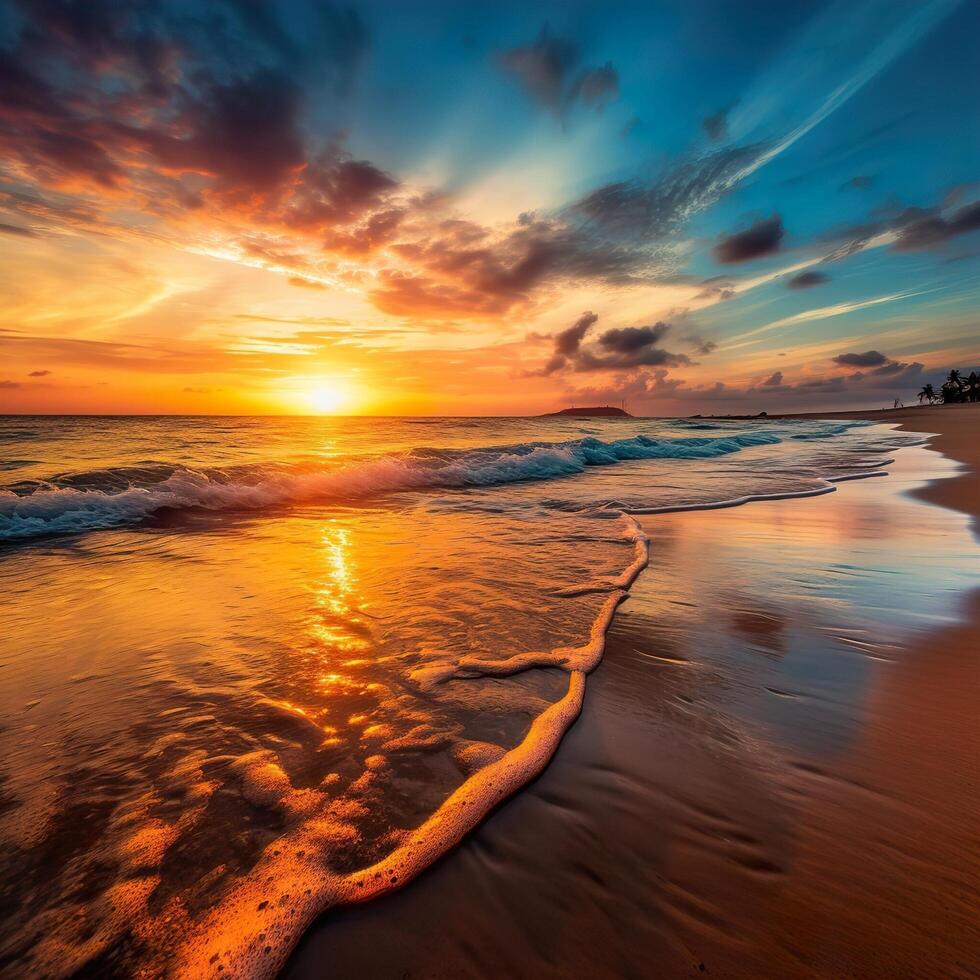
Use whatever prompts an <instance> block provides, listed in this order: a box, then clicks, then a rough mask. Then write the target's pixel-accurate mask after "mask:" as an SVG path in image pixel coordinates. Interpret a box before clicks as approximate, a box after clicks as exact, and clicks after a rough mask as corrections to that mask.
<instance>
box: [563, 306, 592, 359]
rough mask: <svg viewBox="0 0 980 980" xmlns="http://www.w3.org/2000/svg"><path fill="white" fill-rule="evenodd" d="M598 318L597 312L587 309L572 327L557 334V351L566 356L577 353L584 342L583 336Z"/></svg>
mask: <svg viewBox="0 0 980 980" xmlns="http://www.w3.org/2000/svg"><path fill="white" fill-rule="evenodd" d="M598 319H599V317H598V316H597V315H596V314H595V313H592V312H591V311H587V312H585V313H583V314H582V315H581V316H580V317H579V318H578V319H577V320H576V321H575V323H573V324H572V325H571V326H570V327H567V328H566V329H565V330H562V331H560V332H559V333H557V334H555V353H556V354H564V355H565V356H566V357H568V356H570V355H572V354H574V353H576V352H577V351H578V349H579V347H580V346H581V344H582V338H583V337H584V336H585V335H586V333H587V332H588V331H589V328H590V327H591V326H592V325H593V324H594V323H595V322H596V321H597V320H598Z"/></svg>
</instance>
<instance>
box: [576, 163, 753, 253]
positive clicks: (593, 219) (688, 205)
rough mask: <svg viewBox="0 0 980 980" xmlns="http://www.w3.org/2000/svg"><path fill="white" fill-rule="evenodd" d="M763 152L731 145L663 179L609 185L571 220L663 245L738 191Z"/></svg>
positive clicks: (674, 167) (676, 166)
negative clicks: (696, 216)
mask: <svg viewBox="0 0 980 980" xmlns="http://www.w3.org/2000/svg"><path fill="white" fill-rule="evenodd" d="M759 152H760V148H759V147H758V146H756V145H751V146H727V147H723V148H719V149H715V150H710V151H708V152H706V153H701V154H697V155H694V156H686V157H683V158H681V159H680V160H678V161H676V162H675V163H673V164H671V165H670V166H669V167H667V169H666V170H665V171H664V172H663V173H662V174H660V175H659V176H658V177H656V178H653V179H647V180H645V179H634V180H625V181H617V182H615V183H611V184H605V185H603V186H602V187H598V188H596V189H595V190H594V191H591V192H590V193H588V194H586V195H585V196H584V197H582V198H580V199H579V200H578V201H575V202H573V203H572V204H571V205H570V206H569V207H568V208H567V209H566V212H565V213H566V215H567V216H568V217H569V218H570V219H572V220H576V221H581V220H582V219H584V220H585V221H587V222H588V227H589V228H590V229H593V230H594V231H595V232H597V233H598V234H600V235H605V236H608V237H610V238H615V239H618V240H634V241H643V242H645V243H650V242H660V241H664V240H666V239H668V238H669V237H670V236H671V235H673V234H675V233H676V232H678V231H679V230H680V229H681V228H682V227H683V225H684V223H685V222H686V221H687V220H688V219H689V218H691V217H692V216H693V215H694V214H696V213H698V212H699V211H701V210H703V209H704V208H706V207H707V206H708V205H710V204H713V203H714V202H715V201H716V200H717V199H718V198H719V197H721V195H722V194H724V193H725V192H726V191H728V190H730V189H731V188H732V187H734V186H735V185H736V184H737V183H738V181H739V180H740V179H741V177H742V175H743V174H744V172H745V170H746V167H748V166H749V165H750V164H751V163H752V161H754V160H755V159H756V158H757V156H758V154H759Z"/></svg>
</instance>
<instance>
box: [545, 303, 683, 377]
mask: <svg viewBox="0 0 980 980" xmlns="http://www.w3.org/2000/svg"><path fill="white" fill-rule="evenodd" d="M598 319H599V317H598V316H596V314H594V313H591V312H590V313H584V314H583V315H582V316H581V317H579V319H578V320H576V321H575V323H574V324H572V326H570V327H568V328H567V329H565V330H562V331H560V332H559V333H557V334H555V336H554V352H553V353H552V355H551V357H550V358H549V359H548V361H547V362H546V364H545V365H544V367H543V368H542V369H541V370H540V371H538V372H534V373H536V374H541V375H550V374H554V373H555V372H556V371H561V370H564V369H568V370H570V371H572V372H575V373H582V372H591V371H617V370H628V369H630V368H637V367H660V366H670V367H675V366H677V365H681V364H690V363H691V360H690V358H689V357H687V355H685V354H674V353H671V352H670V351H667V350H664V349H663V348H662V347H658V346H657V345H658V344H659V342H660V341H661V340H662V339H663V338H664V337H665V336H666V335H667V334H668V333H669V332H670V329H671V328H670V325H669V324H667V323H663V322H660V323H656V324H653V325H650V326H642V327H613V328H611V329H609V330H606V331H604V332H603V333H601V334H600V335H599V337H598V338H597V339H596V341H595V343H593V344H591V345H585V343H584V341H585V338H586V335H587V334H588V333H589V331H590V330H591V329H592V327H593V326H594V325H595V323H596V321H597V320H598Z"/></svg>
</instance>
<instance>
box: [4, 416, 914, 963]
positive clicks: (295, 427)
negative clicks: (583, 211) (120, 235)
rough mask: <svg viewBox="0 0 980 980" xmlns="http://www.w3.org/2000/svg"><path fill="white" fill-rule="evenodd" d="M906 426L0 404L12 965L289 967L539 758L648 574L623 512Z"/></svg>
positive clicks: (867, 453)
mask: <svg viewBox="0 0 980 980" xmlns="http://www.w3.org/2000/svg"><path fill="white" fill-rule="evenodd" d="M917 441H919V437H916V436H912V435H908V434H905V433H899V432H896V431H894V430H893V429H891V428H889V427H887V426H883V425H869V424H867V423H860V422H830V421H814V420H805V421H791V420H775V419H774V420H768V419H762V420H753V421H735V420H731V421H729V420H707V419H704V420H702V419H687V420H680V419H659V420H658V419H608V420H606V419H568V418H544V419H529V418H522V419H375V418H370V419H369V418H349V419H348V418H162V417H148V418H106V417H23V416H20V417H5V418H2V419H0V480H2V488H0V623H2V624H3V634H2V635H3V643H2V653H0V664H2V666H0V671H2V674H0V676H2V677H3V680H4V683H3V687H2V694H0V891H2V893H3V894H2V901H3V904H4V907H5V909H6V910H7V912H6V914H5V917H4V922H3V924H2V925H0V972H4V973H6V972H8V971H13V972H12V973H11V975H14V973H17V974H18V975H25V974H30V975H52V976H66V975H70V974H72V973H74V972H77V971H79V970H83V969H87V970H89V971H93V975H99V976H112V975H132V974H133V973H135V972H140V971H143V972H144V973H146V974H147V975H156V974H159V973H162V972H164V971H165V970H168V969H174V970H176V971H177V972H184V973H186V974H188V975H208V974H215V975H217V973H218V972H219V970H218V968H219V967H221V971H220V972H225V974H226V975H233V976H238V975H242V974H249V975H258V976H261V975H272V974H274V973H275V971H276V970H277V969H278V968H279V967H280V966H281V964H282V962H283V961H284V958H285V957H286V955H288V952H289V950H290V949H291V947H292V945H293V944H294V943H295V941H296V939H297V938H298V936H299V935H300V934H301V932H302V930H303V929H304V928H305V927H306V926H307V925H308V924H309V923H310V922H311V921H312V920H313V918H315V916H316V915H317V914H318V913H320V912H321V911H323V910H324V909H326V908H329V907H331V906H334V905H337V904H341V903H348V902H353V901H362V900H365V899H367V898H370V897H372V896H375V895H377V894H379V893H381V892H383V891H386V890H389V889H392V888H397V887H399V886H400V885H401V884H404V883H405V882H406V881H407V880H408V879H410V878H411V877H413V876H414V875H416V874H417V873H418V872H419V871H421V870H423V869H424V868H425V867H426V866H428V865H429V864H431V863H432V862H433V861H434V860H436V859H437V858H438V857H439V856H440V855H441V854H443V853H445V851H446V850H448V849H449V848H450V847H452V846H453V845H454V844H455V843H456V842H458V840H459V839H461V837H462V836H463V835H464V834H465V833H466V832H467V831H468V830H470V829H471V828H472V827H473V826H475V825H476V824H477V823H478V822H479V821H480V819H481V818H482V816H483V815H485V814H486V813H487V812H488V811H489V810H490V809H491V808H492V807H493V806H495V805H496V804H497V803H499V802H500V801H501V800H502V799H504V798H505V797H506V796H508V795H510V794H511V793H513V792H516V791H517V790H519V789H520V787H521V786H522V785H523V784H525V783H526V782H527V781H528V780H529V779H531V778H533V777H534V776H535V775H537V773H539V772H540V771H541V770H542V769H543V768H544V766H545V765H546V764H547V762H548V760H549V759H550V758H551V756H552V754H553V753H554V751H555V749H556V748H557V745H558V743H559V741H560V739H561V736H562V734H563V733H564V732H565V731H566V730H567V728H568V727H569V726H570V725H571V724H572V723H574V720H575V718H576V716H577V714H578V711H579V708H580V707H581V704H582V700H583V698H585V697H587V696H588V695H587V690H586V687H587V685H586V679H585V678H586V675H587V673H588V672H589V671H591V670H592V669H593V668H595V667H596V666H597V665H598V664H599V662H600V660H601V657H602V652H603V646H604V639H605V633H606V630H607V629H608V627H609V625H610V623H611V621H612V618H613V616H614V614H615V610H616V608H617V607H618V606H619V604H620V603H621V602H623V601H624V600H626V599H627V598H628V592H629V587H630V585H631V584H632V582H633V581H634V579H635V578H636V576H637V575H639V574H640V573H641V572H642V569H643V568H644V566H645V565H646V562H647V560H648V549H649V542H648V540H647V537H646V535H645V534H644V532H643V530H642V528H641V527H640V524H639V523H638V522H637V521H636V520H635V519H634V515H641V514H651V513H657V512H663V511H675V510H682V509H698V508H709V507H717V506H728V505H734V504H738V503H742V502H745V501H749V500H752V499H760V498H762V499H765V498H774V497H781V496H805V495H810V494H819V493H826V492H830V491H832V490H833V489H834V487H835V483H836V482H839V481H841V480H845V479H851V478H856V477H867V476H873V475H875V474H878V473H881V472H882V470H883V467H885V466H887V465H888V461H889V460H890V458H891V454H892V453H893V452H894V451H895V450H896V449H898V448H899V447H901V446H904V445H910V444H914V443H915V442H917ZM790 517H791V515H790ZM704 561H705V564H706V567H708V566H710V562H711V552H710V549H707V550H706V553H705V555H704Z"/></svg>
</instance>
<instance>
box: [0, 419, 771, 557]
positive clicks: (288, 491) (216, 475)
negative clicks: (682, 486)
mask: <svg viewBox="0 0 980 980" xmlns="http://www.w3.org/2000/svg"><path fill="white" fill-rule="evenodd" d="M781 441H782V440H781V438H780V437H779V436H778V435H776V434H775V433H773V432H766V431H760V432H753V433H740V434H737V435H736V434H732V435H726V436H718V437H714V438H710V437H700V438H699V437H690V438H680V439H653V438H650V437H648V436H642V435H640V436H635V437H633V438H629V439H616V440H610V441H606V442H604V441H602V440H601V439H596V438H586V439H577V440H574V441H569V442H555V443H548V442H531V443H518V444H516V445H511V446H495V447H481V448H476V449H462V450H460V449H430V448H420V449H415V450H412V451H411V452H409V453H404V454H399V455H390V456H381V457H378V458H375V459H370V460H366V461H363V462H357V463H352V464H349V465H346V466H340V467H334V468H330V469H323V468H319V469H314V468H311V467H310V466H309V465H308V464H302V465H293V466H285V465H283V464H266V465H264V466H258V467H256V466H250V467H230V468H228V469H225V470H220V469H209V470H204V469H194V468H190V467H184V466H176V467H172V466H163V467H162V468H161V466H156V467H139V468H120V469H117V470H100V471H94V472H91V473H88V474H76V475H73V476H70V477H65V478H63V479H61V480H60V481H56V483H58V482H60V483H62V484H65V485H61V486H59V485H50V484H48V485H42V486H38V487H33V488H31V490H30V492H24V493H16V492H13V491H11V490H6V491H2V492H0V541H4V540H6V541H14V540H23V539H27V538H33V537H38V536H42V535H49V534H71V533H79V532H84V531H94V530H102V529H108V528H114V527H122V526H126V525H131V524H138V523H140V522H141V521H145V520H146V519H147V518H149V517H151V516H152V515H154V514H156V513H158V512H159V511H164V510H186V509H191V508H200V509H204V510H211V511H223V510H229V511H230V510H256V509H262V508H268V507H273V506H276V505H282V504H292V503H304V502H317V501H344V500H359V499H365V498H368V497H372V496H377V495H379V494H386V493H399V492H408V491H419V490H427V489H435V488H442V489H465V488H467V487H488V486H494V485H498V484H507V483H517V482H522V481H530V480H551V479H556V478H560V477H565V476H572V475H575V474H577V473H582V472H584V471H585V470H586V469H587V468H588V467H590V466H611V465H615V464H617V463H622V462H629V461H633V460H651V459H710V458H713V457H718V456H726V455H730V454H732V453H737V452H740V451H742V450H743V449H748V448H751V447H753V446H766V445H774V444H776V443H779V442H781Z"/></svg>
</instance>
